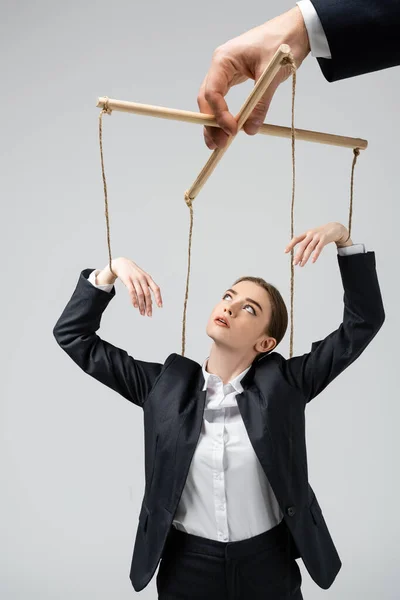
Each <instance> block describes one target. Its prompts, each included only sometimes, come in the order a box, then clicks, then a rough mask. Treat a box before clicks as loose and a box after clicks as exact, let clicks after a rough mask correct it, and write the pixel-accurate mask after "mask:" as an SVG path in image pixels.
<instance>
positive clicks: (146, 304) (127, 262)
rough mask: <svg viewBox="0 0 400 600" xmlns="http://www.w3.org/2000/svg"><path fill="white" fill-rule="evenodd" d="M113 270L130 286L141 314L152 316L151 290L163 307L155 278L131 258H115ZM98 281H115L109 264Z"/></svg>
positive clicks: (99, 275)
mask: <svg viewBox="0 0 400 600" xmlns="http://www.w3.org/2000/svg"><path fill="white" fill-rule="evenodd" d="M111 266H112V270H113V271H114V273H115V274H116V275H117V276H118V279H120V280H121V281H122V283H123V284H124V285H125V286H126V287H127V288H128V292H129V295H130V297H131V302H132V304H133V306H134V307H135V308H138V307H139V310H140V314H141V315H143V316H144V315H145V313H146V312H147V315H148V316H149V317H151V316H152V299H151V294H150V290H152V292H153V294H154V298H155V300H156V302H157V305H158V306H159V307H160V308H162V297H161V291H160V288H159V286H158V285H157V284H156V283H155V282H154V280H153V278H152V277H151V276H150V275H149V274H148V273H146V271H143V269H141V268H140V267H139V266H138V265H137V264H136V263H134V262H133V260H131V259H130V258H125V257H123V256H121V257H118V258H115V259H113V261H112V265H111ZM96 280H97V283H113V282H114V281H115V277H114V276H113V275H112V274H111V272H110V269H109V266H108V265H107V266H106V267H104V269H103V271H101V272H100V273H99V274H98V275H97V278H96Z"/></svg>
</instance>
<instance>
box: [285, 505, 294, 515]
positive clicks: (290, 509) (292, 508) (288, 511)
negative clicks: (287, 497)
mask: <svg viewBox="0 0 400 600" xmlns="http://www.w3.org/2000/svg"><path fill="white" fill-rule="evenodd" d="M286 512H287V514H288V515H289V517H293V515H294V514H296V507H295V506H289V507H288V509H287V510H286Z"/></svg>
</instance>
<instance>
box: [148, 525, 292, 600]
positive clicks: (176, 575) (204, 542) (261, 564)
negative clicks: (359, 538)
mask: <svg viewBox="0 0 400 600" xmlns="http://www.w3.org/2000/svg"><path fill="white" fill-rule="evenodd" d="M288 542H289V540H288V530H287V526H286V523H285V521H284V520H282V521H281V522H280V523H279V524H278V525H276V526H275V527H273V528H272V529H270V530H268V531H265V532H264V533H261V534H260V535H256V536H254V537H251V538H248V539H245V540H240V541H238V542H219V541H217V540H211V539H208V538H204V537H199V536H197V535H191V534H189V533H185V532H183V531H179V530H177V529H176V528H175V527H173V526H172V527H171V531H170V533H169V534H168V538H167V541H166V544H165V547H164V551H163V555H162V558H161V564H160V567H159V570H158V573H157V578H156V585H157V592H158V599H159V600H261V599H262V600H283V599H284V598H288V599H290V600H303V595H302V593H301V590H300V587H301V582H302V577H301V573H300V569H299V566H298V564H297V562H296V560H295V559H294V557H293V554H289V551H288ZM292 543H293V542H292Z"/></svg>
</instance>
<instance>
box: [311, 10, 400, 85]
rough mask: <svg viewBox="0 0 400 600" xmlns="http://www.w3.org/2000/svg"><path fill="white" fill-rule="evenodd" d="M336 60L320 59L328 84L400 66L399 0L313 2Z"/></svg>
mask: <svg viewBox="0 0 400 600" xmlns="http://www.w3.org/2000/svg"><path fill="white" fill-rule="evenodd" d="M311 1H312V3H313V5H314V7H315V10H316V11H317V13H318V16H319V18H320V20H321V24H322V27H323V28H324V32H325V35H326V37H327V40H328V43H329V47H330V50H331V55H332V58H331V59H329V58H318V59H317V60H318V62H319V65H320V67H321V70H322V73H323V74H324V76H325V78H326V79H327V80H328V81H336V80H338V79H345V78H347V77H354V76H355V75H362V74H363V73H370V72H372V71H379V70H380V69H387V68H388V67H394V66H395V65H399V64H400V44H399V30H400V2H399V0H311Z"/></svg>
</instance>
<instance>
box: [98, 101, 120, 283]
mask: <svg viewBox="0 0 400 600" xmlns="http://www.w3.org/2000/svg"><path fill="white" fill-rule="evenodd" d="M105 98H106V100H105V102H104V107H103V109H102V111H101V112H100V115H99V142H100V158H101V173H102V176H103V187H104V204H105V215H106V226H107V245H108V267H109V269H110V272H111V273H112V274H113V275H114V277H117V274H116V273H114V271H113V270H112V266H111V263H112V258H111V242H110V220H109V216H108V197H107V182H106V174H105V170H104V158H103V115H104V114H107V115H111V113H112V110H111V108H110V107H109V104H108V100H109V99H108V97H107V96H106V97H105Z"/></svg>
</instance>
